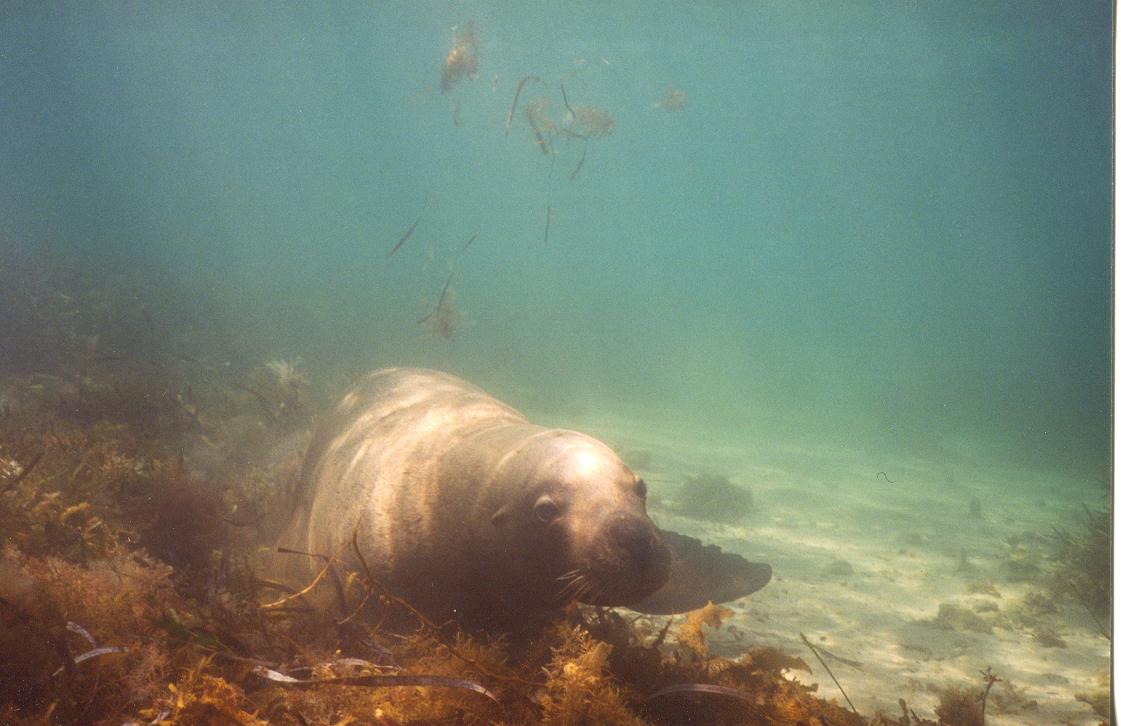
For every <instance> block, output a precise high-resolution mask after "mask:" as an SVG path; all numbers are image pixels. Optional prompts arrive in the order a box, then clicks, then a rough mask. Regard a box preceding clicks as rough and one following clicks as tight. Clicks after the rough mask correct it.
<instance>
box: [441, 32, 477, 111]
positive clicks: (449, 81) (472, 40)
mask: <svg viewBox="0 0 1121 726" xmlns="http://www.w3.org/2000/svg"><path fill="white" fill-rule="evenodd" d="M478 49H479V37H478V33H477V31H476V30H475V19H474V18H472V19H470V20H468V21H467V23H466V24H465V25H464V26H463V29H462V30H459V29H456V30H455V31H454V33H453V36H452V48H451V50H449V51H448V54H447V56H445V57H444V65H443V67H442V68H441V70H440V90H441V91H443V92H444V93H447V92H448V91H450V90H451V89H453V88H454V87H455V86H456V84H458V83H459V82H460V81H462V80H463V79H464V78H472V79H474V78H475V77H476V76H477V75H478V73H479V56H478Z"/></svg>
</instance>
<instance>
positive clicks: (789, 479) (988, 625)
mask: <svg viewBox="0 0 1121 726" xmlns="http://www.w3.org/2000/svg"><path fill="white" fill-rule="evenodd" d="M637 423H638V422H635V421H632V420H627V421H619V420H611V419H609V418H604V417H589V419H588V420H585V421H580V422H569V423H568V424H567V425H569V426H573V427H575V428H581V427H582V428H583V430H586V431H588V432H590V433H593V434H595V435H597V436H600V437H601V438H603V439H604V440H606V441H608V442H610V443H611V444H612V445H613V446H615V447H616V448H618V449H619V450H620V451H621V453H622V454H623V457H624V459H628V458H631V459H637V460H638V463H636V464H632V466H633V467H634V468H636V469H637V470H638V471H639V472H640V473H641V474H642V475H643V476H645V477H646V478H647V480H648V481H649V482H651V484H650V486H651V504H650V512H651V516H652V517H653V518H654V520H655V521H656V522H657V523H658V524H659V526H661V527H663V528H666V529H673V530H676V531H680V532H682V533H685V534H689V535H692V536H695V537H699V538H701V539H703V540H704V541H706V542H708V543H712V544H717V545H719V546H721V547H722V548H724V549H726V550H729V551H732V552H736V553H738V554H741V555H743V556H745V557H747V558H748V559H749V560H753V561H761V562H768V563H770V564H771V565H772V566H773V568H774V578H773V580H772V581H771V583H770V584H769V585H767V586H766V587H765V588H763V589H762V590H760V591H759V592H756V593H755V594H753V595H751V596H750V597H748V598H744V599H742V600H739V601H737V602H735V603H730V604H729V605H730V607H731V608H732V609H733V610H734V612H735V614H734V615H733V616H732V617H731V618H730V619H729V620H728V621H727V624H726V626H725V628H723V630H722V631H714V632H712V633H711V635H710V639H709V640H710V646H711V648H712V651H713V653H714V654H719V655H723V656H726V657H736V656H738V655H740V654H742V653H743V652H744V651H746V650H747V649H748V647H754V646H758V645H766V646H773V647H776V648H779V649H780V650H782V651H784V652H786V653H789V654H792V655H799V656H801V657H802V658H804V659H805V661H806V662H807V663H808V664H810V666H811V667H812V668H813V673H812V674H810V673H803V672H798V671H788V675H789V676H790V677H793V678H797V679H799V680H801V681H803V682H804V683H817V684H819V685H820V690H819V691H818V695H819V696H820V697H822V698H825V699H827V700H829V699H836V701H837V702H838V703H840V704H842V705H843V704H844V703H845V701H844V697H843V696H842V694H841V692H840V691H839V690H838V688H837V686H835V685H834V683H833V681H832V679H831V678H830V677H829V675H828V674H827V673H826V672H825V671H824V669H822V668H821V667H820V666H819V664H818V662H817V661H816V660H815V658H814V656H813V654H812V653H811V652H810V650H809V649H808V648H807V647H806V646H805V645H804V644H803V643H802V641H801V637H800V633H802V634H805V636H806V637H807V638H809V639H810V641H811V642H812V643H814V644H815V646H817V647H819V648H823V649H825V650H826V652H827V653H828V654H831V655H832V656H836V657H837V658H832V657H830V656H829V655H826V656H825V657H826V660H827V662H828V663H829V666H830V668H831V669H832V671H833V674H834V675H835V676H836V678H837V680H838V682H839V683H840V685H841V687H842V688H844V690H845V692H846V693H847V694H848V697H849V698H850V699H851V700H852V702H853V705H854V706H855V707H856V709H857V710H858V711H859V712H860V713H861V714H862V715H864V716H869V715H871V714H874V713H876V712H881V713H885V714H896V715H898V714H899V712H900V707H899V699H900V698H903V699H905V700H906V702H907V706H908V708H909V709H913V710H914V711H915V712H917V714H918V715H919V716H921V717H923V718H933V717H934V712H935V709H936V707H937V706H938V704H939V695H940V691H941V690H942V689H945V688H947V687H954V686H957V687H961V688H963V689H966V690H968V691H970V692H973V691H976V692H977V693H980V692H981V691H982V690H983V689H984V679H983V675H982V671H984V670H985V669H986V668H988V667H991V668H992V673H994V674H995V675H997V676H998V677H999V678H1000V679H1001V680H1000V681H998V682H996V683H995V684H994V685H993V688H992V691H991V693H990V695H989V698H988V708H987V711H986V718H985V722H986V723H988V724H1009V725H1011V724H1097V723H1101V722H1102V718H1101V717H1098V716H1095V714H1094V712H1093V711H1092V710H1091V707H1090V706H1089V705H1088V704H1087V703H1086V702H1083V701H1081V700H1079V697H1083V698H1088V697H1089V694H1091V693H1093V692H1097V693H1098V694H1099V696H1098V697H1099V699H1100V698H1101V695H1102V694H1103V693H1105V692H1107V690H1103V689H1108V688H1109V667H1110V648H1109V645H1110V644H1109V641H1108V640H1107V639H1106V637H1105V636H1104V635H1103V634H1102V632H1101V630H1100V629H1099V626H1098V625H1097V624H1096V623H1095V621H1094V619H1093V617H1092V616H1091V615H1090V614H1089V613H1088V612H1087V609H1086V608H1085V607H1082V606H1081V605H1080V604H1079V603H1078V602H1077V601H1075V600H1074V599H1064V598H1060V597H1056V596H1055V586H1054V585H1053V584H1050V581H1049V579H1048V578H1049V577H1050V573H1049V572H1048V571H1047V561H1048V557H1049V556H1050V553H1051V547H1052V542H1053V540H1054V537H1055V533H1056V530H1061V531H1067V530H1070V529H1072V528H1076V527H1078V526H1079V523H1080V522H1082V523H1084V522H1085V521H1086V518H1087V516H1089V512H1088V511H1087V509H1089V510H1093V511H1095V512H1097V513H1099V515H1100V514H1101V512H1102V511H1103V509H1104V508H1105V507H1106V506H1108V504H1107V501H1106V496H1107V493H1106V492H1105V491H1104V490H1103V489H1102V488H1101V486H1100V485H1096V486H1095V485H1094V484H1092V483H1090V482H1088V481H1086V480H1064V479H1063V478H1061V477H1056V476H1053V475H1044V474H1041V473H1039V472H1032V471H1026V470H1022V471H1016V470H1010V469H1005V468H997V467H993V468H983V467H979V466H976V465H969V466H959V467H953V466H948V465H946V464H943V463H941V462H935V461H924V460H919V459H903V458H899V459H896V460H891V459H884V458H883V457H882V456H877V457H875V458H874V459H870V458H869V456H868V455H867V454H866V453H865V452H863V451H859V450H848V449H842V448H833V449H829V448H821V447H816V446H814V447H812V448H810V447H806V446H805V445H792V444H790V443H784V442H782V441H777V440H776V441H759V440H755V441H751V442H714V441H711V440H707V441H706V440H704V439H703V438H701V437H699V436H698V437H697V438H696V439H695V440H689V438H688V434H687V432H683V431H681V430H680V429H679V428H674V429H673V430H670V429H669V428H668V427H667V428H666V429H663V430H659V429H657V428H656V427H654V426H648V427H647V429H646V430H643V429H642V428H638V427H637V426H636V424H637ZM628 453H629V454H630V456H629V457H628ZM715 472H718V473H720V474H722V475H723V476H724V477H726V479H725V480H726V481H730V482H731V483H734V484H736V485H739V486H741V487H744V488H746V489H748V490H750V492H751V505H750V511H748V512H747V513H746V514H745V515H744V516H743V519H742V524H741V523H716V522H712V521H700V520H698V519H697V518H695V517H687V516H681V515H680V514H678V513H676V512H675V509H678V507H676V506H675V503H674V501H673V497H674V496H675V492H677V491H680V487H681V485H682V483H684V482H685V481H686V480H687V479H689V478H692V477H695V476H697V475H698V474H699V473H709V474H712V473H715ZM881 472H882V473H881ZM889 479H890V481H888V480H889ZM1009 492H1014V493H1015V497H1011V496H1009ZM841 659H843V660H841ZM846 661H847V662H846ZM1099 707H1100V705H1099Z"/></svg>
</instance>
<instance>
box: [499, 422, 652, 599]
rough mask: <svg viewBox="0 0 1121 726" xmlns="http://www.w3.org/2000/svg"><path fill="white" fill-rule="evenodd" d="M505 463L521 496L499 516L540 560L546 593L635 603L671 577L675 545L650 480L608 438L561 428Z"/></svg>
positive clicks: (516, 545)
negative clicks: (652, 501)
mask: <svg viewBox="0 0 1121 726" xmlns="http://www.w3.org/2000/svg"><path fill="white" fill-rule="evenodd" d="M505 463H506V464H507V465H509V469H508V473H510V474H514V475H515V476H516V477H517V478H518V479H520V480H521V481H520V482H519V486H518V487H517V491H518V492H519V495H518V496H517V497H516V498H515V500H514V501H511V502H509V503H508V506H504V507H502V508H501V509H499V510H498V511H497V512H496V513H495V514H494V516H493V517H492V523H493V524H494V526H495V527H496V528H498V529H499V530H505V532H504V534H505V535H506V536H505V537H504V539H505V541H506V542H507V543H509V544H508V546H509V547H510V549H511V550H513V551H515V552H517V556H518V557H519V559H523V560H527V561H529V562H532V565H533V567H532V569H533V570H534V571H535V572H537V573H538V575H539V576H540V577H541V579H540V580H539V582H540V583H541V589H542V592H541V593H540V595H542V596H543V597H545V598H546V599H548V600H550V601H552V603H553V604H555V605H561V604H564V603H567V602H571V601H573V600H576V601H578V602H582V603H587V604H591V605H603V606H612V605H627V604H632V603H635V602H638V601H639V600H641V599H642V598H644V597H646V596H647V595H649V594H651V593H653V592H654V591H656V590H658V589H659V588H660V587H662V585H664V584H665V583H666V580H667V578H668V577H669V568H670V559H671V554H670V548H669V546H668V545H667V544H666V541H665V539H664V538H663V536H662V533H661V532H660V531H659V530H658V528H657V527H656V526H655V525H654V523H653V522H652V521H651V520H650V518H649V517H648V516H647V514H646V483H645V482H644V481H643V480H642V479H641V478H639V477H638V476H636V475H635V473H634V472H632V471H631V470H630V469H629V468H627V466H626V465H625V464H624V463H623V462H622V460H621V459H619V457H618V456H617V455H616V454H615V453H614V452H613V451H612V450H611V449H610V448H609V447H608V446H607V445H606V444H604V443H603V442H601V441H598V440H596V439H594V438H592V437H590V436H586V435H584V434H580V433H577V432H574V431H566V430H557V429H553V430H548V431H545V432H541V433H539V434H537V435H535V436H533V437H532V440H531V441H527V442H525V444H524V445H523V446H521V447H519V450H518V452H517V453H516V454H513V456H512V457H511V459H508V460H507V461H506V462H505ZM515 472H516V474H515Z"/></svg>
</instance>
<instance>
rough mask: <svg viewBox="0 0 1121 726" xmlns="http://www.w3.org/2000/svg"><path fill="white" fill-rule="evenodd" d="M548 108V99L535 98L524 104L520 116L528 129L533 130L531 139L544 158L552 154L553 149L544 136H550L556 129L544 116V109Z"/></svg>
mask: <svg viewBox="0 0 1121 726" xmlns="http://www.w3.org/2000/svg"><path fill="white" fill-rule="evenodd" d="M548 106H549V100H548V99H546V98H535V99H533V100H532V101H530V102H529V103H528V104H526V107H525V108H524V109H523V110H522V116H523V117H525V120H526V122H528V123H529V127H530V128H531V129H533V138H534V139H535V140H536V141H537V148H539V149H541V153H542V154H544V155H545V156H549V155H551V154H552V153H553V148H552V146H550V145H549V142H548V141H547V140H546V138H545V135H546V134H548V135H549V136H552V135H554V134H555V133H556V129H557V127H556V124H554V123H553V122H552V121H551V120H550V119H549V117H548V116H546V115H545V109H546V108H548Z"/></svg>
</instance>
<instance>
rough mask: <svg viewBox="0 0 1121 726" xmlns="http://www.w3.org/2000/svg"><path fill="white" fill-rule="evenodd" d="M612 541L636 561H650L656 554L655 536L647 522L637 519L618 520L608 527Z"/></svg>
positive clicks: (625, 518)
mask: <svg viewBox="0 0 1121 726" xmlns="http://www.w3.org/2000/svg"><path fill="white" fill-rule="evenodd" d="M608 532H609V534H610V536H611V541H612V542H614V543H615V544H616V545H617V546H619V547H620V548H621V549H624V550H626V551H627V552H629V553H630V554H631V556H632V557H634V558H635V559H636V560H639V561H643V560H648V559H650V557H651V556H652V555H653V554H654V547H655V542H656V540H655V536H654V532H653V529H652V528H651V527H650V526H649V525H647V524H646V522H644V521H642V520H641V519H638V518H636V517H624V518H621V519H616V520H615V521H614V522H612V523H611V524H610V525H609V527H608Z"/></svg>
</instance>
